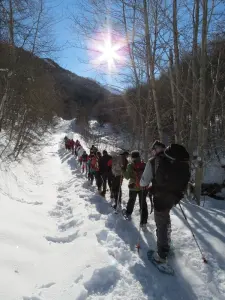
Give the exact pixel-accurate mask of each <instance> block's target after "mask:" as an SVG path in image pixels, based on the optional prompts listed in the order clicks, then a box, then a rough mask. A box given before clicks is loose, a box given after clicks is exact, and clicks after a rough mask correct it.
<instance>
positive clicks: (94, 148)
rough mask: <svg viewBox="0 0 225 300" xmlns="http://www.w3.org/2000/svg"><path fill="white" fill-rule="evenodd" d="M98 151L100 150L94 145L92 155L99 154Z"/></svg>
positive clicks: (91, 150)
mask: <svg viewBox="0 0 225 300" xmlns="http://www.w3.org/2000/svg"><path fill="white" fill-rule="evenodd" d="M97 151H98V148H97V147H95V146H94V145H92V146H91V149H90V154H95V155H96V154H97Z"/></svg>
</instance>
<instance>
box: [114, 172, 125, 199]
mask: <svg viewBox="0 0 225 300" xmlns="http://www.w3.org/2000/svg"><path fill="white" fill-rule="evenodd" d="M122 179H123V178H122V176H121V175H119V176H113V177H112V197H113V198H114V199H115V202H116V204H117V203H119V204H121V199H122V188H121V183H122Z"/></svg>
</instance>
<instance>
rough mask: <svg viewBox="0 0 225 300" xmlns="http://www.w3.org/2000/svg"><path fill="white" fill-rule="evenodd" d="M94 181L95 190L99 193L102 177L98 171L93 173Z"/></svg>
mask: <svg viewBox="0 0 225 300" xmlns="http://www.w3.org/2000/svg"><path fill="white" fill-rule="evenodd" d="M95 181H96V185H97V188H98V190H99V191H100V190H101V186H102V177H101V174H100V172H99V171H96V172H95Z"/></svg>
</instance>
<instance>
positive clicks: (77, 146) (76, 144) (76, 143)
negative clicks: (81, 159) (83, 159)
mask: <svg viewBox="0 0 225 300" xmlns="http://www.w3.org/2000/svg"><path fill="white" fill-rule="evenodd" d="M79 147H81V144H80V142H79V141H78V140H76V142H75V146H74V154H75V156H76V157H77V156H78V148H79Z"/></svg>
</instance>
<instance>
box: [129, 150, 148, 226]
mask: <svg viewBox="0 0 225 300" xmlns="http://www.w3.org/2000/svg"><path fill="white" fill-rule="evenodd" d="M131 160H132V161H131V163H129V164H128V165H127V169H126V171H125V172H124V173H123V175H124V178H126V179H129V185H128V187H129V200H128V203H127V207H126V209H124V210H123V214H124V215H125V216H126V218H130V216H131V215H132V213H133V210H134V205H135V202H136V198H137V196H138V198H139V206H140V213H141V219H140V226H141V228H142V229H143V230H146V229H147V220H148V206H147V202H146V197H147V194H148V190H147V189H141V187H140V179H141V176H142V174H143V172H144V169H145V163H144V162H143V161H142V160H141V157H140V153H139V152H138V151H132V153H131Z"/></svg>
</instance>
